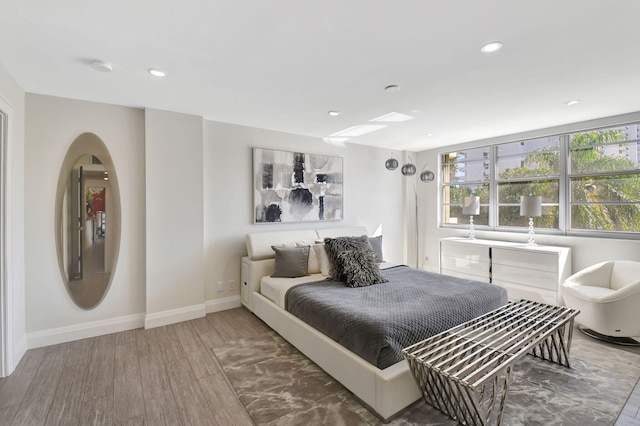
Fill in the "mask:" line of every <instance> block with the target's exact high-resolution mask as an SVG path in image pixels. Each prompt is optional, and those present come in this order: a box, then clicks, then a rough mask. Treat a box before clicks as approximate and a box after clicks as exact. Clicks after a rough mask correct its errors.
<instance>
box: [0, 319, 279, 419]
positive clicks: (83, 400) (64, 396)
mask: <svg viewBox="0 0 640 426" xmlns="http://www.w3.org/2000/svg"><path fill="white" fill-rule="evenodd" d="M266 332H268V328H267V327H266V326H265V325H264V324H263V323H262V322H261V321H260V320H259V319H257V318H256V317H255V316H253V315H252V314H250V313H249V312H248V311H246V310H244V309H242V308H239V309H234V310H232V311H228V312H220V313H215V314H210V315H207V317H205V318H200V319H197V320H194V321H187V322H183V323H179V324H174V325H170V326H166V327H159V328H154V329H150V330H143V329H138V330H131V331H126V332H122V333H116V334H110V335H106V336H100V337H96V338H92V339H85V340H80V341H76V342H70V343H64V344H60V345H55V346H49V347H45V348H38V349H31V350H29V351H27V354H26V355H25V357H24V358H23V360H22V361H21V362H20V365H19V366H18V368H17V369H16V371H15V372H14V373H13V374H12V375H11V376H9V377H7V378H4V379H1V380H0V425H89V424H91V425H143V424H148V425H180V424H183V425H200V424H201V425H214V424H220V425H244V424H248V425H250V424H253V421H252V420H251V418H250V417H249V414H248V413H247V411H246V409H245V408H244V406H243V405H242V403H241V402H240V400H239V399H238V397H237V396H236V393H235V392H234V390H233V387H232V386H231V384H230V383H229V381H228V379H227V377H226V375H225V373H224V371H223V369H222V367H221V365H220V363H219V362H218V360H217V359H216V356H215V354H214V352H213V351H212V349H213V348H214V347H215V346H216V345H224V344H226V343H228V342H229V341H231V340H237V339H241V338H247V337H251V336H255V335H258V334H264V333H266Z"/></svg>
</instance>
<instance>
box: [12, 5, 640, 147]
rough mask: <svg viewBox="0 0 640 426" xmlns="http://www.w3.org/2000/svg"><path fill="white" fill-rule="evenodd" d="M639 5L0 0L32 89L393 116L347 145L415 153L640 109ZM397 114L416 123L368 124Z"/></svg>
mask: <svg viewBox="0 0 640 426" xmlns="http://www.w3.org/2000/svg"><path fill="white" fill-rule="evenodd" d="M639 16H640V1H637V0H591V1H584V0H562V1H558V0H536V1H526V2H525V1H513V0H483V1H479V0H456V1H449V2H446V1H431V0H398V1H394V2H391V1H382V0H323V1H313V2H311V1H300V0H277V1H276V0H183V1H177V0H174V1H168V0H164V1H158V0H134V1H132V0H111V1H108V2H98V1H94V0H60V1H51V0H0V62H2V63H3V64H4V67H5V68H6V69H7V70H8V71H9V73H10V74H11V75H12V76H13V77H14V78H15V79H16V81H17V82H18V84H19V85H20V86H21V87H22V88H23V89H24V90H25V91H26V92H29V93H37V94H44V95H53V96H61V97H67V98H74V99H82V100H89V101H96V102H105V103H110V104H117V105H124V106H132V107H150V108H156V109H162V110H169V111H176V112H182V113H189V114H196V115H201V116H203V117H205V118H207V119H210V120H216V121H223V122H228V123H237V124H242V125H247V126H252V127H258V128H264V129H272V130H277V131H282V132H289V133H295V134H300V135H308V136H313V137H318V138H328V137H331V135H333V134H335V133H336V132H339V131H341V130H344V129H346V128H349V127H351V126H356V125H362V124H387V127H385V128H383V129H381V130H378V131H376V132H373V133H369V134H366V135H362V136H355V137H352V138H350V139H349V141H348V142H350V143H361V144H367V145H373V146H379V147H385V148H390V149H408V150H415V151H419V150H425V149H430V148H434V147H441V146H446V145H450V144H454V143H460V142H466V141H471V140H478V139H484V138H488V137H492V136H498V135H505V134H511V133H517V132H521V131H527V130H533V129H538V128H544V127H550V126H554V125H560V124H565V123H572V122H578V121H583V120H587V119H592V118H599V117H606V116H610V115H617V114H623V113H628V112H635V111H640V24H639V21H638V19H639ZM496 40H498V41H501V42H502V43H503V45H504V47H503V48H502V49H501V50H499V51H498V52H495V53H492V54H485V53H482V52H480V47H481V46H482V45H483V44H485V43H486V42H490V41H496ZM93 60H102V61H107V62H109V63H111V64H112V66H113V71H112V72H110V73H105V72H99V71H96V70H95V69H93V68H92V67H91V65H90V64H91V62H92V61H93ZM152 67H155V68H161V69H163V70H165V71H166V72H167V73H168V75H167V76H166V77H164V78H157V77H153V76H151V75H149V73H148V72H147V71H148V69H149V68H152ZM389 85H398V86H400V90H398V91H385V90H384V88H385V87H386V86H389ZM574 99H578V100H580V101H581V102H580V103H578V104H576V105H573V106H566V105H565V102H566V101H569V100H574ZM330 110H337V111H340V115H338V116H336V117H332V116H329V115H328V114H327V112H328V111H330ZM390 112H398V113H402V114H406V115H409V116H412V117H414V118H413V119H412V120H409V121H405V122H397V123H371V122H370V120H371V119H374V118H376V117H379V116H382V115H384V114H387V113H390ZM428 133H433V134H434V135H432V136H427V134H428Z"/></svg>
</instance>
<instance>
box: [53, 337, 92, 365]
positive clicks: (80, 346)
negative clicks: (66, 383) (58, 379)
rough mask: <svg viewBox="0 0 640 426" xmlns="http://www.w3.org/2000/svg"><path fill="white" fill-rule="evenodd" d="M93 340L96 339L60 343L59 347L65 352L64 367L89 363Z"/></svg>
mask: <svg viewBox="0 0 640 426" xmlns="http://www.w3.org/2000/svg"><path fill="white" fill-rule="evenodd" d="M95 341H96V339H82V340H76V341H74V342H68V343H62V344H60V345H59V346H60V347H61V349H62V350H64V351H65V352H66V353H65V364H64V366H65V368H67V367H69V366H72V365H78V364H89V362H90V361H91V354H92V351H93V345H94V344H95Z"/></svg>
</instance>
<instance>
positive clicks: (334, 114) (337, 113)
mask: <svg viewBox="0 0 640 426" xmlns="http://www.w3.org/2000/svg"><path fill="white" fill-rule="evenodd" d="M327 114H329V115H330V116H332V117H337V116H339V115H340V111H335V110H333V111H329V112H328V113H327Z"/></svg>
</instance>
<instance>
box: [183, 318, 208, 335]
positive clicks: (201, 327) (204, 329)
mask: <svg viewBox="0 0 640 426" xmlns="http://www.w3.org/2000/svg"><path fill="white" fill-rule="evenodd" d="M189 323H190V324H191V325H192V326H193V328H194V329H195V330H196V333H197V334H198V335H200V334H204V333H208V332H210V331H211V330H213V328H212V327H211V323H210V322H209V320H208V319H207V317H206V316H205V317H202V318H196V319H194V320H191V321H189Z"/></svg>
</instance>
